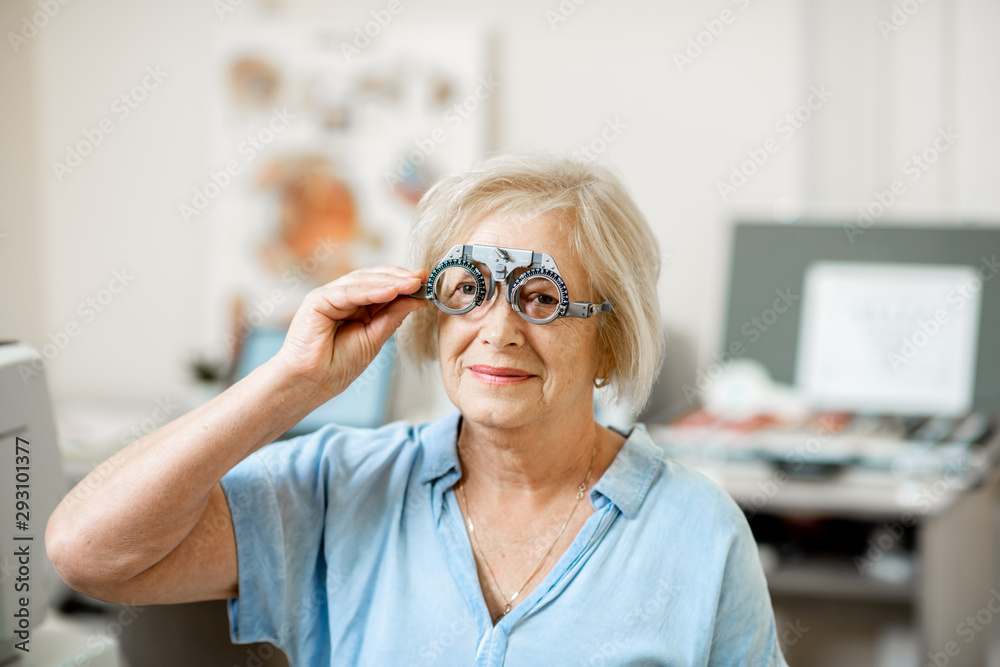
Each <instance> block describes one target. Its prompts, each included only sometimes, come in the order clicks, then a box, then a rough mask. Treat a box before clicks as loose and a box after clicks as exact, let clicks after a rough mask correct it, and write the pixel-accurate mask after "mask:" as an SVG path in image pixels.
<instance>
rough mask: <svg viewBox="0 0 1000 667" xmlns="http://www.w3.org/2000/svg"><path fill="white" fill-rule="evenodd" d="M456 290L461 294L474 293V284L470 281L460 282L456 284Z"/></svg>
mask: <svg viewBox="0 0 1000 667" xmlns="http://www.w3.org/2000/svg"><path fill="white" fill-rule="evenodd" d="M458 291H460V292H461V293H462V294H466V295H472V294H475V293H476V286H475V285H473V284H472V283H462V284H461V285H459V286H458Z"/></svg>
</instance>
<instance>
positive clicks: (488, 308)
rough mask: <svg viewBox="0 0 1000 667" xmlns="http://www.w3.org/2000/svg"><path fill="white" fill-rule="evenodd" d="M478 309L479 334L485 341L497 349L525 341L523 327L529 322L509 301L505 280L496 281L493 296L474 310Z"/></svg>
mask: <svg viewBox="0 0 1000 667" xmlns="http://www.w3.org/2000/svg"><path fill="white" fill-rule="evenodd" d="M476 310H478V311H480V313H479V318H477V319H479V325H480V332H479V335H480V338H482V339H483V342H484V343H489V344H491V345H493V346H494V347H496V348H497V349H503V348H504V347H506V346H507V345H509V344H511V343H514V344H521V343H522V342H523V341H524V330H523V327H524V326H527V324H528V323H527V322H525V321H524V319H523V318H522V317H521V316H520V315H518V314H517V312H516V311H515V310H514V309H513V308H512V307H511V305H510V303H509V302H508V301H507V285H506V284H505V282H498V283H496V290H495V293H494V294H493V297H492V298H490V299H488V300H487V301H484V302H483V304H482V305H480V306H479V307H478V308H476V309H474V311H473V312H475V311H476ZM470 314H471V313H470Z"/></svg>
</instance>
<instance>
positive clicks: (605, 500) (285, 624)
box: [222, 411, 786, 667]
mask: <svg viewBox="0 0 1000 667" xmlns="http://www.w3.org/2000/svg"><path fill="white" fill-rule="evenodd" d="M459 417H460V415H459V413H458V411H454V412H452V413H450V414H448V415H446V416H445V417H443V418H441V419H438V420H437V421H434V422H431V423H428V424H422V425H419V426H414V425H411V424H405V423H401V422H397V423H393V424H389V425H387V426H383V427H381V428H379V429H353V428H344V427H339V426H334V425H328V426H324V427H323V428H321V429H320V430H319V431H317V432H316V433H313V434H310V435H305V436H301V437H298V438H294V439H291V440H287V441H284V442H279V443H274V444H271V445H268V446H266V447H264V448H262V449H260V450H258V451H257V452H255V453H254V454H252V455H250V456H249V457H247V458H246V459H245V460H244V461H242V462H241V463H239V464H238V465H237V466H236V467H235V468H233V469H232V470H231V471H230V472H229V473H228V474H226V476H225V477H223V479H222V488H223V489H224V491H225V493H226V498H227V500H228V502H229V508H230V511H231V512H232V516H233V526H234V528H235V531H236V549H237V555H238V566H239V599H233V600H229V602H228V605H229V621H230V629H231V634H232V639H233V641H234V642H236V643H246V642H253V641H269V642H272V643H273V644H275V645H276V646H278V647H280V648H281V649H282V650H284V652H285V653H286V654H287V656H288V658H289V660H290V661H291V664H292V665H293V666H295V667H300V666H301V667H316V666H320V665H371V666H373V667H374V666H377V667H387V666H389V667H405V666H408V665H448V666H451V665H454V666H456V667H457V666H461V667H469V666H470V665H479V666H483V667H486V666H488V665H489V666H494V665H512V666H515V667H516V666H519V665H545V666H546V667H557V666H560V667H561V666H562V665H574V666H575V665H586V666H590V665H595V666H597V665H670V666H671V667H688V666H693V665H713V666H714V665H749V666H752V667H762V666H769V665H776V666H779V667H780V666H785V665H786V663H785V660H784V658H783V657H782V654H781V650H780V648H779V645H778V640H777V632H776V628H775V622H774V614H773V612H772V610H771V603H770V599H769V597H768V592H767V585H766V582H765V579H764V575H763V572H762V570H761V566H760V560H759V558H758V556H757V549H756V546H755V543H754V539H753V535H752V534H751V532H750V528H749V526H748V524H747V522H746V519H745V518H744V516H743V513H742V512H741V511H740V509H739V508H738V507H737V505H736V504H735V503H734V502H733V501H732V499H730V497H729V496H728V495H726V493H725V492H724V491H723V490H722V489H720V488H719V487H718V486H716V485H715V484H714V483H713V482H711V481H709V480H708V479H707V478H705V477H703V476H701V475H700V474H698V473H695V472H693V471H691V470H689V469H687V468H685V467H683V466H682V465H680V464H678V463H676V462H674V461H672V460H669V459H667V458H665V456H664V453H663V450H662V449H661V448H659V447H658V446H657V445H655V444H654V443H653V442H652V441H651V440H650V438H649V435H648V433H647V432H646V429H645V427H644V426H642V425H641V424H640V425H636V426H635V427H634V428H633V429H632V431H631V433H630V434H629V436H628V439H627V440H626V442H625V444H624V445H623V446H622V448H621V450H620V451H619V452H618V455H617V457H616V458H615V460H614V461H613V462H612V464H611V466H610V467H609V468H608V469H607V470H606V471H605V473H604V475H603V476H602V477H601V479H600V480H599V481H598V482H597V483H596V484H595V485H594V487H593V489H592V490H591V492H590V496H589V499H590V502H591V504H592V505H593V507H594V510H595V512H594V514H592V515H591V516H590V517H588V519H587V521H586V523H585V524H584V526H583V528H582V529H581V530H580V532H579V534H577V536H576V538H575V539H574V540H573V543H572V544H571V545H570V547H569V548H568V549H567V550H566V552H565V553H563V554H562V556H561V557H560V558H559V561H558V562H557V563H556V565H555V567H553V568H552V570H551V571H550V572H549V573H548V575H547V576H546V577H545V579H544V580H543V581H542V582H541V583H540V584H539V585H538V586H537V587H536V588H535V589H534V590H532V591H531V592H530V593H528V594H527V597H525V598H524V600H523V601H522V602H521V603H520V604H519V605H517V606H516V607H514V608H513V610H511V612H510V613H509V614H507V615H506V616H504V617H503V618H502V619H500V621H499V622H498V623H497V624H496V626H494V625H493V623H492V621H491V619H490V616H489V612H488V610H487V608H486V604H485V602H484V601H483V594H482V590H481V589H480V587H479V578H478V576H477V574H476V565H475V561H474V559H473V555H472V547H471V545H470V542H469V538H468V533H467V532H466V530H465V525H464V523H463V520H462V515H461V512H460V510H459V507H458V503H457V501H456V499H455V493H454V491H453V490H452V487H453V485H454V484H455V482H456V481H457V480H458V479H459V478H460V477H461V474H462V473H461V469H460V467H459V460H458V456H457V453H456V442H457V435H458V426H459Z"/></svg>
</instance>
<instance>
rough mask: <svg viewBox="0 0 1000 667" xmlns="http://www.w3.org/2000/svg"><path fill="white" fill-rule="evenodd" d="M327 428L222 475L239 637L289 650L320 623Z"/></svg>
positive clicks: (235, 635) (233, 630)
mask: <svg viewBox="0 0 1000 667" xmlns="http://www.w3.org/2000/svg"><path fill="white" fill-rule="evenodd" d="M328 430H329V429H328V428H327V427H324V429H321V430H320V431H317V432H316V433H313V434H310V435H305V436H300V437H298V438H292V439H289V440H286V441H282V442H277V443H273V444H270V445H266V446H265V447H263V448H261V449H260V450H258V451H257V452H255V453H253V454H251V455H250V456H248V457H247V458H246V459H244V460H243V461H241V462H240V463H239V464H237V465H236V466H235V467H233V469H232V470H230V471H229V472H228V473H227V474H226V475H225V476H224V477H223V478H222V480H221V484H222V489H223V491H224V492H225V495H226V501H227V502H228V504H229V511H230V513H231V515H232V519H233V529H234V532H235V536H236V554H237V567H238V570H239V572H238V581H239V598H238V599H230V600H229V601H228V611H229V622H230V635H231V638H232V641H233V642H234V643H238V644H243V643H249V642H256V641H268V642H271V643H273V644H275V645H276V646H278V647H280V648H285V647H287V646H293V645H295V644H297V643H298V640H299V639H300V638H301V637H302V636H308V635H309V634H311V633H312V632H314V631H315V630H316V629H315V628H309V627H307V626H308V623H309V622H313V623H315V622H320V619H321V617H322V614H321V613H317V612H319V611H320V609H319V607H321V606H325V573H324V570H323V568H324V566H323V563H324V560H323V554H322V545H323V529H324V514H325V507H326V497H325V496H326V490H325V489H326V483H325V480H326V470H325V468H326V459H325V457H324V451H325V447H324V442H325V440H326V439H327V437H326V436H328V435H329V433H328ZM303 605H305V607H304V606H303ZM290 610H291V611H292V612H294V616H295V618H291V617H290V616H289V614H290ZM299 611H301V612H303V613H298V612H299Z"/></svg>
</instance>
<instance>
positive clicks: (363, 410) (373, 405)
mask: <svg viewBox="0 0 1000 667" xmlns="http://www.w3.org/2000/svg"><path fill="white" fill-rule="evenodd" d="M286 333H287V332H286V331H285V330H284V329H272V328H258V329H254V330H253V331H252V332H251V333H250V335H249V336H248V337H247V339H246V341H244V343H243V347H242V350H241V352H240V356H239V359H237V362H236V374H235V379H236V380H240V379H242V378H244V377H246V376H247V375H248V374H249V373H250V371H252V370H253V369H255V368H257V367H258V366H260V365H261V364H263V363H264V362H265V361H267V360H268V359H270V358H271V357H273V356H274V355H275V354H276V353H277V352H278V350H279V349H281V344H282V343H283V342H284V340H285V334H286ZM396 356H397V350H396V341H395V336H393V337H392V338H390V339H389V340H388V341H387V342H386V344H385V345H383V346H382V349H381V350H380V351H379V353H378V354H377V355H376V356H375V359H373V360H372V363H371V364H369V365H368V368H366V369H365V370H364V372H363V373H362V374H361V375H360V376H359V377H358V378H357V379H356V380H355V381H354V382H353V383H351V385H350V386H349V387H348V388H347V389H345V390H344V391H343V392H342V393H341V394H340V395H338V396H335V397H333V398H332V399H330V400H329V401H327V402H326V403H324V404H323V405H321V406H320V407H318V408H316V409H315V410H314V411H312V412H311V413H309V414H308V415H306V416H305V417H304V418H303V419H302V421H300V422H299V423H298V424H296V425H295V426H293V427H292V428H291V429H290V430H289V431H288V433H286V434H285V435H284V437H292V436H296V435H302V434H305V433H312V432H313V431H315V430H317V429H318V428H320V427H321V426H323V425H325V424H339V425H341V426H355V427H361V428H375V427H378V426H381V425H382V424H384V423H385V419H386V414H387V412H388V406H389V392H390V389H391V386H392V377H393V373H394V370H395V368H396Z"/></svg>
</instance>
